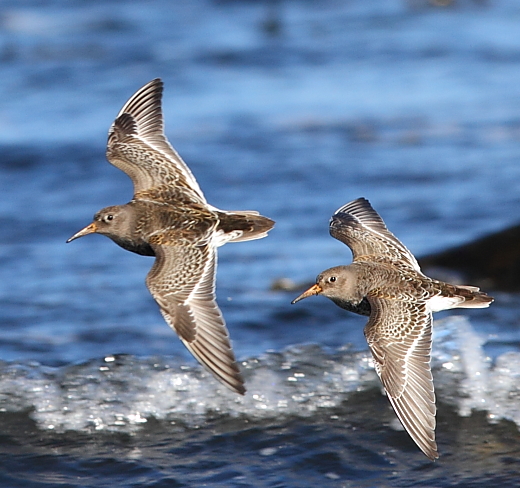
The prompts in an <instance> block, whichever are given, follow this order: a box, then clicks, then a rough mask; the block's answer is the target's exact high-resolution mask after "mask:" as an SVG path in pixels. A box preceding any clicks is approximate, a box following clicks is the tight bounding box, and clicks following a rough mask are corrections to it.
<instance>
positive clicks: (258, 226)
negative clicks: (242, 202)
mask: <svg viewBox="0 0 520 488" xmlns="http://www.w3.org/2000/svg"><path fill="white" fill-rule="evenodd" d="M219 218H220V223H219V226H218V230H220V231H223V232H225V233H226V234H229V233H237V237H235V238H234V239H231V241H230V242H241V241H252V240H253V239H262V237H266V236H267V233H268V232H269V231H270V230H271V229H272V228H273V226H274V220H271V219H269V218H267V217H264V216H263V215H260V214H259V213H258V212H255V211H254V210H244V211H237V212H234V211H233V212H219Z"/></svg>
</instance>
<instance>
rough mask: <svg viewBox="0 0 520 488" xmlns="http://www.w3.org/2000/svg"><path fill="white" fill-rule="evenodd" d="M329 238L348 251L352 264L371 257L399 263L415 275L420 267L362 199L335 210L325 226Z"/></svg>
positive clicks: (419, 270)
mask: <svg viewBox="0 0 520 488" xmlns="http://www.w3.org/2000/svg"><path fill="white" fill-rule="evenodd" d="M329 231H330V235H331V236H332V237H334V238H335V239H338V240H339V241H341V242H343V243H344V244H346V245H347V246H348V247H350V249H351V250H352V254H353V257H354V261H356V260H358V259H359V258H361V259H363V260H367V259H368V260H370V259H373V258H374V257H375V258H382V259H390V260H392V261H400V262H401V264H403V265H405V266H409V267H411V268H412V269H414V270H415V271H417V272H419V273H420V272H421V268H420V267H419V264H418V263H417V260H416V259H415V257H414V256H413V254H412V253H411V252H410V251H409V250H408V249H407V248H406V247H405V246H404V244H403V243H402V242H401V241H399V239H397V237H395V236H394V235H393V234H392V233H391V232H390V231H389V230H388V229H387V228H386V225H385V223H384V222H383V219H382V218H381V217H380V216H379V214H378V213H377V212H376V211H375V210H374V209H373V208H372V206H371V205H370V203H369V201H368V200H366V199H365V198H358V199H357V200H354V201H352V202H350V203H347V204H346V205H344V206H343V207H341V208H339V209H338V210H336V212H335V213H334V215H333V216H332V217H331V219H330V223H329Z"/></svg>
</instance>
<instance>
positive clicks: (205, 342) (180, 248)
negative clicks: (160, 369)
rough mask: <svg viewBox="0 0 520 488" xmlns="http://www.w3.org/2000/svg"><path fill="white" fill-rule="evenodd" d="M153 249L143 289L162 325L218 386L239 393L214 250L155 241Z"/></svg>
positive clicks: (241, 383)
mask: <svg viewBox="0 0 520 488" xmlns="http://www.w3.org/2000/svg"><path fill="white" fill-rule="evenodd" d="M152 248H153V249H154V251H155V255H156V259H155V263H154V265H153V267H152V269H151V270H150V272H149V273H148V276H147V277H146V285H147V286H148V289H149V290H150V293H151V294H152V296H153V297H154V298H155V300H156V302H157V303H158V304H159V307H160V310H161V313H162V315H163V317H164V318H165V320H166V322H167V323H168V325H170V327H171V328H172V329H174V330H175V332H177V334H178V335H179V337H180V339H181V341H182V342H183V343H184V345H185V346H186V347H187V348H188V350H189V351H190V352H191V353H192V354H193V355H194V356H195V358H196V359H197V360H198V361H199V362H200V363H201V364H202V365H203V366H204V367H206V368H207V369H208V370H209V371H210V372H211V373H212V374H213V375H214V376H215V377H216V378H217V379H218V380H219V381H220V382H221V383H223V384H224V385H225V386H227V387H228V388H229V389H230V390H232V391H235V392H237V393H240V394H244V393H245V391H246V390H245V388H244V381H243V379H242V376H241V374H240V371H239V369H238V366H237V363H236V360H235V356H234V354H233V350H232V348H231V343H230V339H229V334H228V331H227V328H226V324H225V322H224V318H223V317H222V313H221V312H220V310H219V308H218V305H217V302H216V300H215V271H216V251H215V249H214V248H213V247H211V246H210V245H205V246H195V245H191V244H189V243H187V242H185V243H182V242H181V243H179V242H178V243H176V244H175V243H172V244H171V245H170V244H164V243H159V242H155V243H152Z"/></svg>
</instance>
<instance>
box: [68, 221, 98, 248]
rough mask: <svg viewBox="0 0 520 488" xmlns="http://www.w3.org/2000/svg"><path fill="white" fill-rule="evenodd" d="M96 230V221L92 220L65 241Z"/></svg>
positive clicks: (70, 240)
mask: <svg viewBox="0 0 520 488" xmlns="http://www.w3.org/2000/svg"><path fill="white" fill-rule="evenodd" d="M96 231H97V227H96V223H95V222H92V223H91V224H89V225H87V226H86V227H85V228H84V229H81V230H80V231H79V232H76V233H75V234H74V235H73V236H72V237H71V238H70V239H67V243H69V242H72V241H73V240H74V239H77V238H78V237H83V236H86V235H87V234H93V233H94V232H96Z"/></svg>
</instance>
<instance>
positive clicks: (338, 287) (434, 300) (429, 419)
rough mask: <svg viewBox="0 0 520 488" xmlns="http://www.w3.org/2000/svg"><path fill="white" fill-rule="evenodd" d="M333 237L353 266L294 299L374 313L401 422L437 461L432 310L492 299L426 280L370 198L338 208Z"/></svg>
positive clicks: (384, 373)
mask: <svg viewBox="0 0 520 488" xmlns="http://www.w3.org/2000/svg"><path fill="white" fill-rule="evenodd" d="M329 231H330V234H331V236H332V237H334V238H336V239H338V240H339V241H341V242H343V243H344V244H346V245H347V246H348V247H349V248H350V249H351V251H352V255H353V262H352V264H350V265H348V266H336V267H334V268H330V269H327V270H325V271H323V272H322V273H320V274H319V275H318V277H317V278H316V284H315V285H313V286H311V287H310V288H309V289H308V290H307V291H305V292H303V293H302V294H301V295H300V296H299V297H298V298H296V299H295V300H293V302H292V303H296V302H298V301H300V300H302V299H303V298H307V297H309V296H312V295H324V296H326V297H327V298H330V299H331V300H332V301H333V302H334V303H335V304H336V305H338V306H340V307H341V308H344V309H346V310H349V311H351V312H355V313H358V314H361V315H368V316H369V319H368V323H367V324H366V326H365V329H364V332H365V337H366V339H367V342H368V345H369V347H370V351H371V352H372V356H373V359H374V365H375V370H376V372H377V374H378V376H379V378H380V380H381V382H382V383H383V387H384V389H385V391H386V394H387V397H388V399H389V400H390V404H391V405H392V407H393V409H394V411H395V413H396V414H397V417H398V418H399V420H400V421H401V423H402V424H403V427H404V428H405V429H406V431H407V432H408V434H409V435H410V437H411V438H412V439H413V440H414V441H415V443H416V444H417V446H418V447H419V448H420V449H421V451H422V452H423V453H424V454H425V455H426V456H427V457H428V458H430V459H431V460H435V459H437V458H438V457H439V454H438V451H437V443H436V442H435V413H436V407H435V394H434V387H433V378H432V373H431V367H430V359H431V348H432V322H433V317H432V314H433V312H438V311H440V310H448V309H451V308H485V307H488V306H489V305H490V304H491V302H492V301H493V298H491V297H490V296H488V295H486V294H485V293H483V292H481V291H479V289H478V288H477V287H474V286H458V285H450V284H448V283H444V282H442V281H437V280H434V279H431V278H428V277H427V276H425V275H424V274H423V273H422V272H421V269H420V267H419V264H418V263H417V260H416V259H415V257H414V256H413V255H412V253H411V252H410V251H409V250H408V249H407V248H406V247H405V246H404V245H403V244H402V243H401V242H400V241H399V240H398V239H397V238H396V237H395V236H394V235H393V234H392V233H391V232H390V231H389V230H388V229H387V227H386V225H385V223H384V222H383V220H382V219H381V217H380V216H379V214H378V213H377V212H376V211H375V210H374V209H373V208H372V206H371V205H370V203H369V202H368V200H366V199H364V198H358V199H357V200H354V201H352V202H350V203H347V204H346V205H344V206H343V207H341V208H339V209H338V210H337V211H336V213H335V214H334V215H333V216H332V218H331V219H330V223H329Z"/></svg>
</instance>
